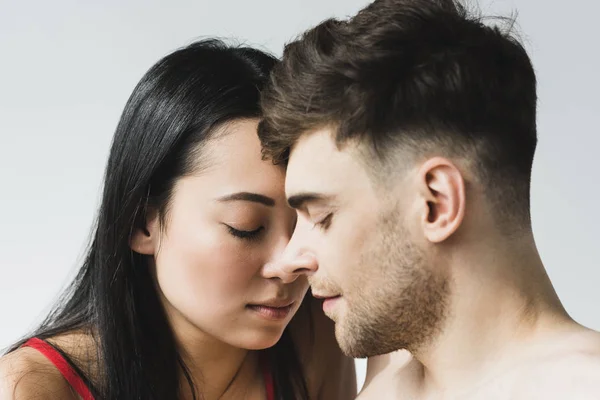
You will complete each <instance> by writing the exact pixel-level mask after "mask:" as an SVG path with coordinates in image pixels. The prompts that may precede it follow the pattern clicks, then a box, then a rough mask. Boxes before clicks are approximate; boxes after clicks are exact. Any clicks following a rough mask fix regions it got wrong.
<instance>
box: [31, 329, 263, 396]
mask: <svg viewBox="0 0 600 400" xmlns="http://www.w3.org/2000/svg"><path fill="white" fill-rule="evenodd" d="M23 347H31V348H33V349H36V350H37V351H39V352H40V353H42V354H43V355H44V356H45V357H46V358H47V359H48V360H50V362H51V363H52V364H54V366H55V367H56V368H57V369H58V371H59V372H60V373H61V374H62V376H63V377H64V378H65V379H66V380H67V382H69V385H71V387H72V388H73V389H74V390H75V391H76V392H77V394H78V395H79V396H81V398H82V399H83V400H94V396H92V393H91V392H90V389H89V388H88V387H87V386H86V384H85V382H84V381H83V379H81V377H80V376H79V374H77V372H75V370H74V369H73V367H71V365H70V364H69V363H68V362H67V360H65V358H64V357H63V356H62V354H60V353H59V352H58V350H56V349H55V348H54V347H52V346H51V345H50V344H48V343H47V342H45V341H43V340H41V339H38V338H31V339H29V340H28V341H27V342H25V344H23ZM262 360H265V359H264V358H263V359H262ZM261 367H262V372H263V379H264V381H265V389H266V390H265V391H266V392H267V400H275V385H274V383H273V375H272V374H271V370H270V369H269V364H268V363H267V362H264V361H263V362H261Z"/></svg>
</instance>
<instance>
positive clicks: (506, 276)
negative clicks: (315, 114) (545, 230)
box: [284, 128, 600, 400]
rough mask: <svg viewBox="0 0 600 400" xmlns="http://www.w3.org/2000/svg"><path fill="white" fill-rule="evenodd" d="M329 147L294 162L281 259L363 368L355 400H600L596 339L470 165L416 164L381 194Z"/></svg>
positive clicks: (530, 240)
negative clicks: (299, 263) (303, 264)
mask: <svg viewBox="0 0 600 400" xmlns="http://www.w3.org/2000/svg"><path fill="white" fill-rule="evenodd" d="M332 137H333V133H332V132H331V131H330V129H329V128H322V129H317V130H315V131H314V132H308V133H306V134H305V135H303V136H302V137H301V138H300V139H299V141H298V142H297V143H296V145H295V147H294V149H293V151H292V152H291V156H290V160H289V163H288V169H287V177H286V194H287V196H288V200H289V201H290V204H293V205H295V206H296V207H297V209H298V223H297V225H296V230H295V232H294V235H293V236H292V239H291V241H290V244H289V246H288V248H287V249H286V253H287V257H288V258H289V259H293V256H294V254H303V253H304V254H306V253H308V254H311V255H312V257H313V258H314V262H313V264H312V265H310V266H309V268H307V269H305V270H303V271H302V273H305V274H306V275H308V277H309V282H310V283H311V286H312V289H313V293H315V294H316V295H320V296H322V297H323V298H325V303H326V304H325V305H324V310H325V313H326V314H327V316H329V317H330V318H332V319H333V320H334V321H335V323H336V337H337V339H338V342H339V343H340V345H341V347H342V350H344V351H345V352H346V353H347V354H351V355H353V356H356V357H372V358H371V359H370V360H369V364H368V371H367V378H366V382H365V386H364V388H363V390H362V392H361V393H360V396H359V398H360V399H362V400H369V399H373V400H375V399H377V400H383V399H411V400H412V399H415V400H421V399H422V400H430V399H431V400H433V399H436V400H437V399H448V400H450V399H452V400H454V399H456V400H464V399H486V400H487V399H538V398H539V399H564V398H565V397H566V396H567V395H568V398H569V399H570V400H574V399H582V400H587V399H596V398H600V333H598V332H595V331H593V330H591V329H588V328H586V327H583V326H581V325H579V324H578V323H576V322H575V321H573V319H572V318H571V317H570V316H569V315H568V314H567V312H566V311H565V309H564V308H563V306H562V304H561V302H560V300H559V298H558V296H557V294H556V292H555V290H554V288H553V286H552V284H551V282H550V279H549V277H548V276H547V274H546V271H545V269H544V265H543V263H542V260H541V257H540V255H539V254H538V251H537V248H536V245H535V240H534V237H533V232H532V230H531V226H529V225H528V223H527V222H523V223H515V225H514V226H511V227H510V229H511V230H510V231H509V233H507V231H506V230H505V229H500V228H499V225H500V224H499V223H498V219H497V218H499V217H498V215H497V213H495V210H494V204H493V202H492V201H490V200H489V198H487V197H486V194H485V192H484V191H483V189H482V184H481V183H480V182H478V177H477V176H476V174H475V173H474V172H473V168H472V165H471V164H470V163H469V160H468V159H466V158H465V159H462V158H456V159H452V160H451V159H449V158H444V157H441V156H436V155H433V156H430V155H425V156H423V157H422V158H419V159H414V160H411V161H410V164H409V165H407V167H406V169H405V170H402V171H400V172H398V174H397V175H393V174H391V175H390V176H387V179H386V182H385V184H381V183H379V182H375V181H374V180H373V179H372V177H371V176H370V175H369V173H368V172H367V170H366V169H365V167H364V164H363V163H362V162H361V158H360V157H361V153H360V148H359V147H358V146H359V145H358V144H348V145H346V146H345V147H343V148H338V147H336V145H335V143H334V141H333V139H332ZM404 159H410V157H409V156H406V157H405V158H404ZM349 176H351V177H352V179H347V177H349ZM504 222H506V221H504ZM284 267H285V266H284ZM288 267H289V268H290V270H294V268H296V267H295V266H294V265H293V264H291V263H290V264H289V266H288ZM373 326H376V328H373ZM398 349H408V350H410V352H411V353H412V356H410V355H409V354H408V353H406V352H405V351H399V352H398V351H396V350H398ZM386 353H390V354H388V355H384V356H381V354H386Z"/></svg>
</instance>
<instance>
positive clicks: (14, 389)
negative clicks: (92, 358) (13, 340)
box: [0, 347, 77, 400]
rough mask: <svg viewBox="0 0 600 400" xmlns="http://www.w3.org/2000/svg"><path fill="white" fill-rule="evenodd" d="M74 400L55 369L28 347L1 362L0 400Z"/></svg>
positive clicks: (71, 391)
mask: <svg viewBox="0 0 600 400" xmlns="http://www.w3.org/2000/svg"><path fill="white" fill-rule="evenodd" d="M13 399H14V400H16V399H19V400H29V399H31V400H33V399H65V400H68V399H77V395H76V394H75V393H74V391H73V390H72V389H71V386H70V385H69V384H68V383H67V381H66V380H65V379H64V378H63V376H62V375H61V373H60V372H59V371H58V370H57V369H56V367H55V366H54V365H53V364H52V363H51V362H50V361H49V360H48V359H47V358H46V357H45V356H43V355H42V354H41V353H40V352H38V351H37V350H35V349H32V348H30V347H23V348H20V349H17V350H15V351H13V352H11V353H9V354H7V355H5V356H3V357H1V358H0V400H13Z"/></svg>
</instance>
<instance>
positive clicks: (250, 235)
mask: <svg viewBox="0 0 600 400" xmlns="http://www.w3.org/2000/svg"><path fill="white" fill-rule="evenodd" d="M225 226H226V227H227V230H229V233H230V234H231V235H233V236H235V237H236V238H239V239H245V240H255V239H258V238H259V236H260V234H261V233H262V231H263V230H264V229H265V228H264V226H261V227H259V228H257V229H254V230H241V229H236V228H234V227H232V226H229V225H227V224H225Z"/></svg>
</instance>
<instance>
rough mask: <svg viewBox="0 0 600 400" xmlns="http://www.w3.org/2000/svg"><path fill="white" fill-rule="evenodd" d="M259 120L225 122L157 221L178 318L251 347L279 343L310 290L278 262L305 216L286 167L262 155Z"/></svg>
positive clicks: (166, 289)
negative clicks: (294, 204) (289, 191)
mask: <svg viewBox="0 0 600 400" xmlns="http://www.w3.org/2000/svg"><path fill="white" fill-rule="evenodd" d="M257 123H258V121H256V120H240V121H235V122H232V123H230V124H228V125H226V126H224V127H223V128H221V129H222V130H223V132H221V133H217V134H216V138H215V139H214V140H211V141H209V143H208V144H207V145H206V146H205V147H204V148H203V150H202V161H203V165H205V167H204V168H202V169H200V170H199V172H198V173H197V174H192V175H190V176H186V177H183V178H181V179H180V180H179V181H178V182H177V183H176V184H175V187H174V190H173V195H172V198H171V200H170V203H169V206H168V210H167V217H166V222H165V225H164V226H163V227H162V228H161V227H160V224H159V222H158V219H157V218H156V217H154V219H153V220H152V221H150V222H149V224H148V225H149V226H148V230H149V232H150V235H149V236H150V237H154V238H155V239H156V238H158V240H154V245H153V246H154V251H153V252H152V253H153V254H154V259H155V266H156V278H157V282H158V288H159V291H160V294H161V296H162V297H163V302H164V303H165V306H166V309H167V313H168V315H169V318H170V320H171V322H172V323H174V324H178V327H183V329H184V330H189V329H191V330H192V331H190V332H194V331H196V332H198V331H200V332H203V333H205V334H208V335H210V336H212V337H214V338H216V339H218V340H220V341H222V342H225V343H227V344H230V345H232V346H236V347H240V348H247V349H261V348H266V347H270V346H272V345H274V344H275V343H276V342H277V341H278V340H279V338H280V336H281V334H282V333H283V330H284V328H285V326H286V325H287V324H288V322H289V321H290V319H291V318H292V316H293V315H294V313H295V312H296V311H297V309H298V307H299V305H300V303H301V301H302V299H303V297H304V295H305V294H306V291H307V290H308V282H307V280H306V278H305V277H304V276H298V275H291V274H286V273H285V272H284V271H282V270H281V269H280V268H278V267H277V266H276V264H277V263H276V262H275V261H276V260H277V258H278V257H280V256H281V253H282V251H283V250H284V248H285V246H286V244H287V243H288V241H289V239H290V237H291V234H292V232H293V229H294V225H295V220H296V217H295V212H294V211H293V210H292V209H291V208H289V206H288V205H287V202H286V199H285V193H284V178H285V176H284V174H285V172H284V170H283V169H282V168H281V167H279V166H275V165H273V164H272V163H271V162H268V161H263V160H262V159H261V153H260V142H259V139H258V136H257V131H256V128H257Z"/></svg>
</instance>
